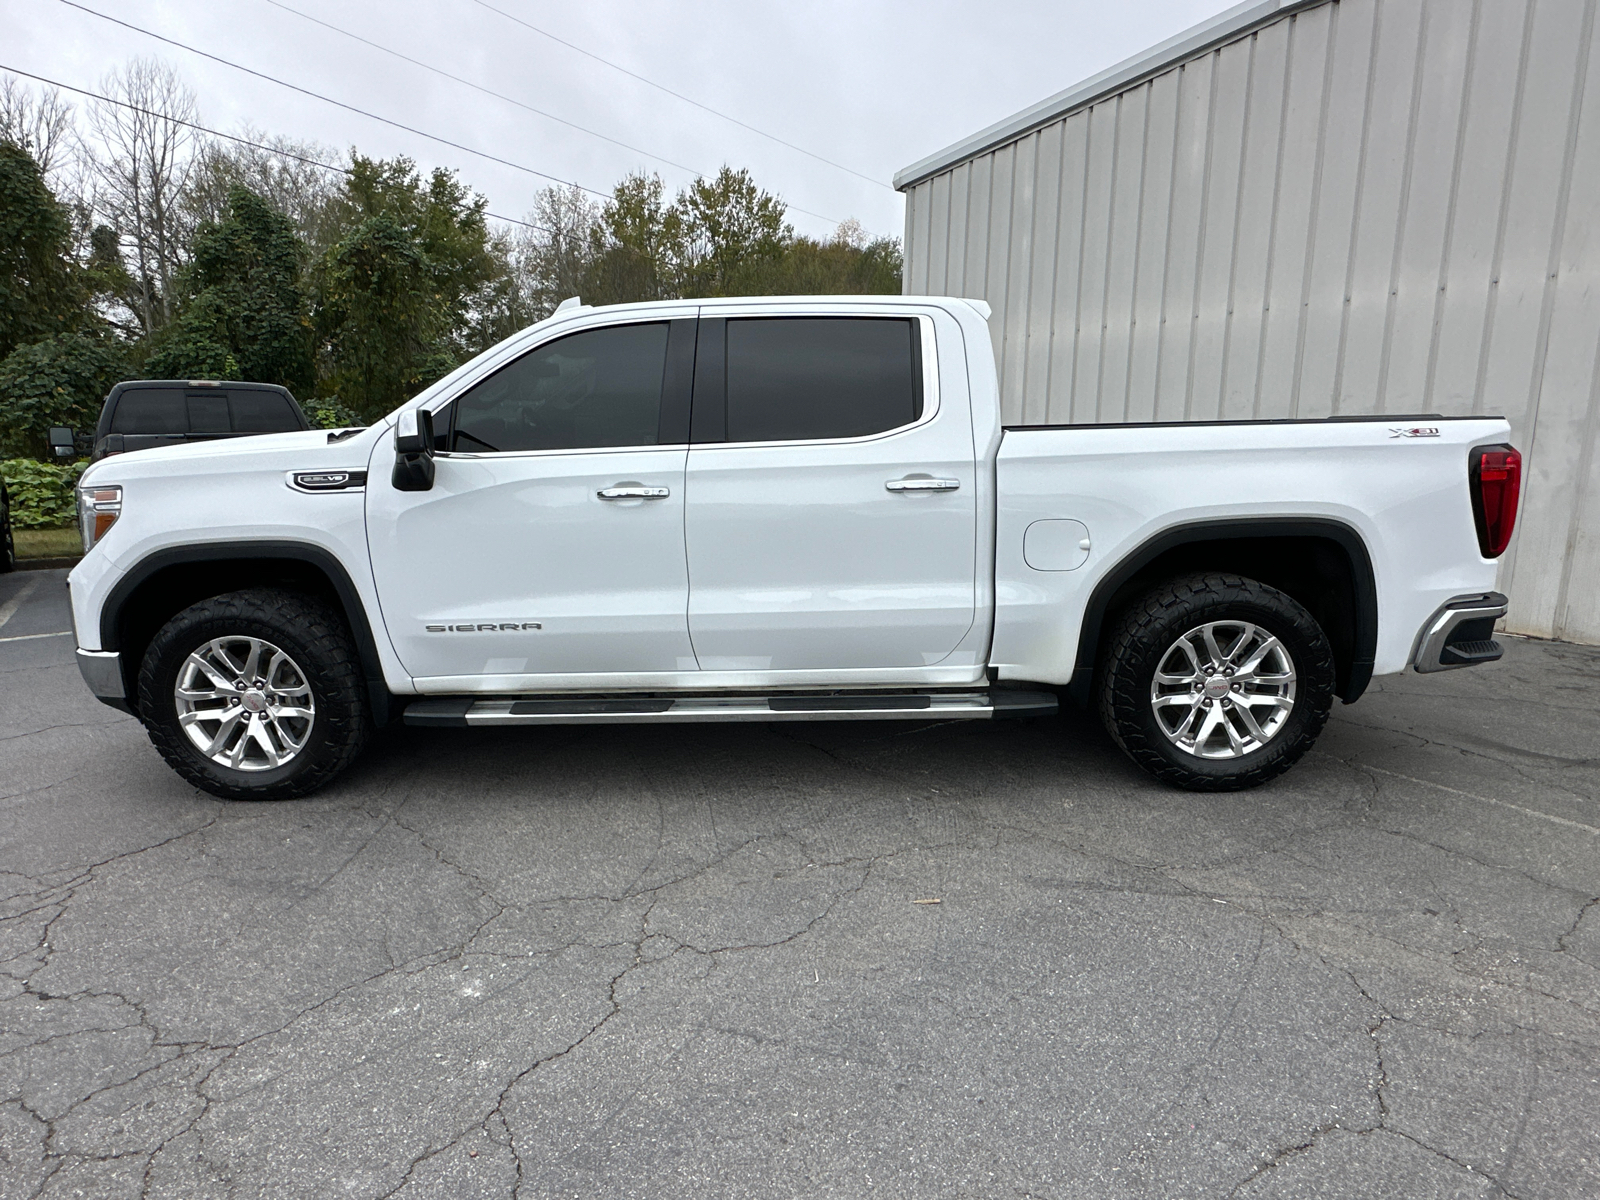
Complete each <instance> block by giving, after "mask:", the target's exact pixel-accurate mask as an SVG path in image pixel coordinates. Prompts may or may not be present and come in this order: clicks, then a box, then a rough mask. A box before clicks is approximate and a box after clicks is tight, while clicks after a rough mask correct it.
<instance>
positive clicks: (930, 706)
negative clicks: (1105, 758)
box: [405, 689, 1057, 728]
mask: <svg viewBox="0 0 1600 1200" xmlns="http://www.w3.org/2000/svg"><path fill="white" fill-rule="evenodd" d="M1056 708H1057V703H1056V698H1055V696H1054V695H1053V694H1052V693H1050V692H1025V691H1020V690H1011V689H996V690H994V691H983V692H918V693H888V692H880V693H876V694H858V695H853V696H840V695H806V694H803V693H790V694H788V695H781V696H730V695H721V696H662V695H653V696H497V697H481V698H480V697H476V696H440V697H437V698H429V699H423V700H416V701H413V702H412V703H411V704H410V705H408V706H407V708H406V712H405V723H406V724H407V725H434V726H452V727H456V728H459V727H461V726H471V725H616V724H640V723H644V722H667V723H676V722H684V721H954V720H978V719H983V718H990V717H1042V716H1050V715H1052V714H1053V713H1055V711H1056Z"/></svg>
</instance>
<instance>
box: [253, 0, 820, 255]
mask: <svg viewBox="0 0 1600 1200" xmlns="http://www.w3.org/2000/svg"><path fill="white" fill-rule="evenodd" d="M265 2H266V3H268V4H270V5H272V7H273V8H281V9H282V10H283V11H284V12H286V13H293V14H294V15H295V16H297V17H300V18H302V19H303V20H307V21H310V22H311V23H312V24H313V25H320V26H322V27H323V28H324V29H329V30H332V31H333V32H334V33H337V34H341V35H342V36H344V37H347V38H350V39H352V40H354V41H357V42H360V43H361V44H362V45H364V46H371V47H372V48H373V49H374V50H381V51H382V52H383V53H384V54H388V55H392V56H393V57H395V58H398V59H400V60H401V61H402V62H408V63H410V64H411V65H412V66H414V67H421V68H422V69H423V70H424V71H432V72H433V73H434V74H435V75H440V76H443V77H444V78H445V79H451V80H454V81H455V82H456V83H460V84H464V85H465V86H467V87H469V88H471V89H473V91H476V92H482V93H483V94H484V95H485V96H493V97H494V98H495V99H496V100H504V101H505V102H506V103H507V104H514V105H516V106H517V107H518V108H520V109H524V110H526V111H527V112H531V113H534V114H536V115H538V116H541V117H546V118H548V119H549V120H552V121H557V122H559V123H560V124H562V125H565V126H567V127H568V128H569V129H576V130H577V131H578V132H579V133H587V134H588V135H589V136H590V137H597V138H599V139H600V140H601V141H605V142H610V143H611V144H612V145H613V146H621V147H622V148H623V149H624V150H628V151H631V152H632V153H634V154H642V155H644V156H645V157H646V158H653V159H655V160H656V161H657V162H663V163H666V164H667V166H669V167H676V168H677V169H678V170H680V171H687V172H688V173H689V174H691V175H693V176H694V177H695V178H697V179H703V178H705V177H706V172H704V171H701V170H699V169H697V168H695V167H691V166H688V165H687V164H685V163H681V162H676V161H674V160H673V159H670V158H665V157H663V156H662V155H660V154H652V153H651V152H650V151H648V150H645V149H642V148H640V147H638V146H631V145H629V144H628V143H627V142H624V141H621V140H619V139H618V138H614V137H612V136H610V135H609V134H605V133H601V132H600V131H599V130H596V129H590V128H588V127H587V126H584V125H579V124H578V123H577V122H576V121H569V120H567V119H566V118H565V117H558V116H556V115H555V113H552V112H546V111H545V110H544V109H542V108H535V107H534V106H533V105H531V104H526V103H524V102H523V101H521V100H518V99H517V98H516V97H514V96H507V95H506V94H505V93H503V92H497V91H495V90H494V89H492V88H486V87H484V86H483V85H482V84H481V83H474V82H473V81H472V80H470V79H463V78H462V77H461V76H460V75H456V74H453V73H451V72H450V71H446V70H444V69H443V68H442V67H436V66H434V65H433V64H432V63H425V62H423V61H422V60H421V59H419V58H412V57H411V56H410V55H409V54H402V53H401V52H400V51H399V50H394V49H391V48H390V47H388V46H384V45H381V44H380V43H378V42H375V41H373V40H372V39H370V38H365V37H362V36H361V35H360V34H359V33H352V32H350V30H348V29H341V28H340V27H339V26H337V25H334V24H332V23H330V22H328V21H324V20H323V19H322V18H320V17H313V16H312V15H311V14H310V13H307V12H301V11H300V10H299V9H298V8H291V7H290V6H289V5H287V4H284V3H282V0H265ZM785 207H786V208H792V209H794V211H795V212H798V213H804V214H805V215H806V216H808V217H815V218H817V220H819V221H827V222H828V223H829V224H833V225H837V224H838V222H837V221H835V220H834V219H833V218H832V217H829V216H825V215H824V214H822V213H818V212H812V211H811V210H810V209H809V208H801V207H800V206H799V205H797V204H788V203H785Z"/></svg>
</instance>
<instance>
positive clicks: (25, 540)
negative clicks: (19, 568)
mask: <svg viewBox="0 0 1600 1200" xmlns="http://www.w3.org/2000/svg"><path fill="white" fill-rule="evenodd" d="M11 534H12V536H13V537H14V538H16V540H17V557H18V558H19V559H22V558H77V557H79V556H80V555H82V554H83V539H82V538H80V537H79V536H78V531H77V529H75V528H68V529H13V530H12V531H11Z"/></svg>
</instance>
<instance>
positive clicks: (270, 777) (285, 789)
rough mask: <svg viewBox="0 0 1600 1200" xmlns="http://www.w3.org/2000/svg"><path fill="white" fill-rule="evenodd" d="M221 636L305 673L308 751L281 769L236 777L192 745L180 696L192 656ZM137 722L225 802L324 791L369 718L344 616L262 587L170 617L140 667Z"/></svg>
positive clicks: (179, 767)
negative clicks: (263, 646)
mask: <svg viewBox="0 0 1600 1200" xmlns="http://www.w3.org/2000/svg"><path fill="white" fill-rule="evenodd" d="M216 638H259V639H262V640H263V641H266V642H270V643H272V644H274V645H276V646H278V647H280V648H281V649H282V650H283V651H284V652H285V653H287V654H288V655H289V657H290V658H291V659H293V660H294V662H295V664H297V665H298V666H299V668H300V669H301V670H302V671H303V672H304V675H305V682H306V683H307V684H309V685H310V689H311V694H312V697H313V700H314V704H315V715H314V717H313V718H312V719H311V726H310V733H309V736H307V738H306V740H305V744H304V748H303V749H301V750H300V751H299V752H298V753H297V754H296V755H295V756H294V757H293V758H291V759H290V760H289V761H288V762H286V763H284V764H283V765H282V766H278V767H272V768H263V769H260V770H236V769H233V768H230V767H228V766H225V765H223V764H220V763H217V762H215V761H213V760H212V759H211V758H209V757H208V756H207V755H206V754H204V753H202V751H201V749H200V748H199V747H197V746H196V745H195V744H194V743H193V742H191V741H190V739H189V737H188V736H187V735H186V734H185V733H184V731H183V729H182V728H181V727H180V725H179V722H178V713H177V700H176V698H175V696H174V689H175V687H176V685H177V682H178V674H179V671H180V670H182V668H183V666H184V663H185V662H186V660H187V659H188V657H189V655H190V654H191V653H192V652H194V651H195V650H197V649H199V648H201V647H203V646H205V645H206V644H207V643H209V642H210V641H212V640H213V639H216ZM139 717H140V719H141V720H142V721H143V722H144V725H145V728H146V729H147V730H148V731H149V734H150V740H151V741H152V742H153V743H155V747H156V749H157V750H159V751H160V752H161V757H162V758H164V759H166V760H167V765H168V766H170V767H171V768H172V769H173V770H174V771H176V772H177V773H178V774H179V775H181V776H183V778H184V779H186V780H188V781H189V782H190V783H192V784H194V785H195V787H197V788H200V789H201V790H203V791H207V792H210V793H211V794H212V795H213V796H220V797H222V798H223V799H225V800H290V799H293V798H295V797H297V796H304V795H307V794H308V793H310V792H313V791H315V790H316V789H317V788H320V787H322V786H323V785H324V784H326V783H327V782H328V781H329V780H331V779H333V777H334V776H336V775H338V774H339V773H340V772H341V771H343V770H344V769H345V768H346V767H347V766H349V765H350V763H351V762H352V761H353V760H354V759H355V757H356V755H357V754H359V753H360V752H361V747H362V745H363V744H364V743H365V741H366V737H367V732H368V728H369V725H370V721H369V718H368V705H367V693H366V685H365V681H364V680H363V678H362V672H361V668H360V663H359V661H358V659H357V656H356V650H355V646H354V644H353V643H352V641H351V638H350V631H349V629H348V627H347V626H346V624H345V621H344V618H343V617H342V616H340V615H339V614H338V613H337V612H335V611H334V610H333V609H332V608H330V607H329V606H328V605H326V604H324V603H322V602H321V601H319V600H317V599H315V598H313V597H310V596H305V595H301V594H299V593H295V592H282V591H275V590H269V589H258V590H250V591H243V592H232V593H229V594H227V595H223V596H213V597H211V598H210V599H209V600H202V601H200V602H199V603H198V604H193V605H190V606H189V607H188V608H186V609H184V610H183V611H182V612H180V613H179V614H178V615H177V616H175V617H173V618H172V619H171V620H170V621H168V622H167V623H166V624H165V625H163V626H162V627H161V630H160V631H159V632H158V633H157V634H156V636H155V638H154V639H153V640H152V641H151V643H150V646H149V648H148V649H147V650H146V651H145V655H144V661H143V663H142V665H141V666H140V668H139Z"/></svg>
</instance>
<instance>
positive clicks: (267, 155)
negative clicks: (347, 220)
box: [183, 125, 344, 255]
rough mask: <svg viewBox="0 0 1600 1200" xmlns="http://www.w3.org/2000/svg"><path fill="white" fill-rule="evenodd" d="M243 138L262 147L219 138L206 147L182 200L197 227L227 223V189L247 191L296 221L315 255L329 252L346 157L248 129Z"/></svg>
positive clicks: (335, 151)
mask: <svg viewBox="0 0 1600 1200" xmlns="http://www.w3.org/2000/svg"><path fill="white" fill-rule="evenodd" d="M239 136H240V137H241V138H243V139H245V141H249V142H255V143H258V145H255V146H249V145H244V144H242V143H240V142H229V141H223V140H221V139H217V140H215V141H210V142H207V143H205V144H204V145H203V146H201V148H200V150H199V152H198V154H197V155H196V157H195V163H194V169H193V170H192V171H191V172H190V175H189V183H188V187H187V189H186V190H185V193H184V197H183V204H184V208H185V210H186V211H187V213H188V214H189V216H190V218H191V219H192V220H193V221H194V222H195V223H196V224H198V223H201V222H206V221H220V220H222V219H223V218H224V217H225V216H226V215H227V212H228V190H229V189H230V188H232V187H236V186H239V187H247V188H249V189H250V190H251V191H252V192H254V193H255V194H256V195H258V196H260V197H261V198H262V199H263V200H265V201H266V202H267V203H268V204H269V205H271V206H272V207H273V208H275V209H277V210H278V211H279V212H281V213H283V215H284V216H286V217H288V218H289V219H290V220H291V221H293V222H294V224H295V229H296V231H297V232H298V233H299V234H300V236H301V237H302V238H304V239H305V241H306V244H307V246H308V247H310V249H311V252H312V254H313V255H315V254H317V253H319V252H320V251H322V250H324V249H326V247H327V245H328V244H329V242H330V241H331V240H332V238H333V236H334V234H335V229H334V226H335V225H336V223H337V221H336V216H335V214H333V213H331V212H330V204H331V203H332V202H333V201H334V199H335V198H336V196H337V195H338V192H339V174H338V172H339V170H340V169H342V168H343V166H344V156H343V155H341V154H340V153H339V152H338V151H337V150H333V149H331V148H330V147H327V146H323V145H320V144H319V143H316V142H299V141H295V140H294V139H292V138H286V137H279V136H277V135H270V134H266V133H262V132H261V131H260V130H258V129H255V128H253V127H251V126H248V125H247V126H245V127H244V128H243V129H241V130H240V131H239ZM261 147H267V148H266V149H263V148H261ZM330 168H331V169H330Z"/></svg>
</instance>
